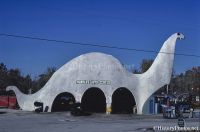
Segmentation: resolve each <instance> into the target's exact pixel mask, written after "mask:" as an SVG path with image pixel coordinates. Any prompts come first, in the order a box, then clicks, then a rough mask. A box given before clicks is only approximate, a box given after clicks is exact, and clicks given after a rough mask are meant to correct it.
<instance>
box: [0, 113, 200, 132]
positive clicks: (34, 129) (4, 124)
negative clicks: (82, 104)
mask: <svg viewBox="0 0 200 132" xmlns="http://www.w3.org/2000/svg"><path fill="white" fill-rule="evenodd" d="M3 112H5V113H3ZM0 113H1V114H0V132H133V131H160V130H161V129H160V130H158V127H159V126H161V127H162V130H164V128H165V129H168V128H169V127H172V128H170V129H171V130H173V128H174V127H175V126H178V125H177V119H163V117H162V115H106V114H93V115H91V116H81V117H74V116H71V115H70V113H68V112H64V113H40V114H37V113H34V112H25V111H21V110H9V109H0ZM185 124H186V125H185V126H186V127H190V128H191V127H195V128H197V127H199V128H200V119H198V118H186V119H185ZM154 128H155V129H154ZM195 128H194V129H195Z"/></svg>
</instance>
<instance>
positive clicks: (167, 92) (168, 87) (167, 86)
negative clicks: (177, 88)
mask: <svg viewBox="0 0 200 132" xmlns="http://www.w3.org/2000/svg"><path fill="white" fill-rule="evenodd" d="M168 93H169V85H168V84H167V95H168Z"/></svg>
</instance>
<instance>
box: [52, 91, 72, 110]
mask: <svg viewBox="0 0 200 132" xmlns="http://www.w3.org/2000/svg"><path fill="white" fill-rule="evenodd" d="M74 102H75V98H74V96H73V95H72V94H71V93H68V92H64V93H60V94H59V95H57V96H56V98H55V100H54V101H53V104H52V109H51V111H52V112H58V111H69V110H70V108H71V105H72V104H73V103H74Z"/></svg>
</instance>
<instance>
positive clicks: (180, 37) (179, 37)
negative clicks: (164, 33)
mask: <svg viewBox="0 0 200 132" xmlns="http://www.w3.org/2000/svg"><path fill="white" fill-rule="evenodd" d="M184 38H185V36H184V35H183V34H182V33H177V39H180V40H181V39H184Z"/></svg>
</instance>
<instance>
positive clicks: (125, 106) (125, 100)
mask: <svg viewBox="0 0 200 132" xmlns="http://www.w3.org/2000/svg"><path fill="white" fill-rule="evenodd" d="M135 105H136V103H135V99H134V97H133V95H132V93H131V92H130V91H129V90H128V89H127V88H118V89H117V90H116V91H115V92H114V93H113V95H112V114H132V113H133V108H134V106H135Z"/></svg>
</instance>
